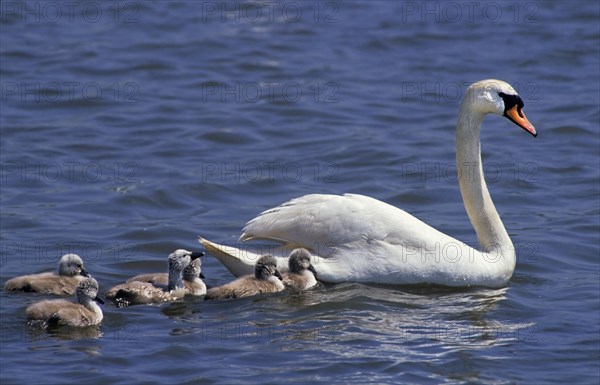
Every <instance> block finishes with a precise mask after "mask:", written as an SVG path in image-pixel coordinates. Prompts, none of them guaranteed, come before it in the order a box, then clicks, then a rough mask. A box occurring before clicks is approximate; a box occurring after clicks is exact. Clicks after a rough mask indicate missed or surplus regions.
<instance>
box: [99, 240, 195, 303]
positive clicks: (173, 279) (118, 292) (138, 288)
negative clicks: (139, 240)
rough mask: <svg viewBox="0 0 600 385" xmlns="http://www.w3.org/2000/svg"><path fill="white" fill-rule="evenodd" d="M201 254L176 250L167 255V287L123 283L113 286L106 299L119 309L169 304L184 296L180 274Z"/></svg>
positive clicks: (144, 283)
mask: <svg viewBox="0 0 600 385" xmlns="http://www.w3.org/2000/svg"><path fill="white" fill-rule="evenodd" d="M202 255H204V254H203V253H192V252H191V251H187V250H183V249H178V250H175V251H174V252H173V253H171V254H170V255H169V258H168V264H169V282H168V285H167V286H163V285H159V284H152V283H149V282H139V281H133V282H125V283H123V284H121V285H117V286H114V287H112V288H110V289H109V290H108V291H107V292H106V298H107V299H110V300H111V301H113V302H114V303H115V304H116V305H117V306H119V307H125V306H129V305H138V304H147V303H159V302H170V301H176V300H178V299H182V298H183V297H184V296H185V294H186V293H185V286H184V284H183V279H182V276H181V274H182V272H183V270H184V269H185V268H186V267H188V265H189V264H190V263H191V262H192V260H194V259H197V258H200V257H201V256H202Z"/></svg>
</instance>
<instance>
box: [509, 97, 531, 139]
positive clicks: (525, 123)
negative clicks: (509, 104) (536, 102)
mask: <svg viewBox="0 0 600 385" xmlns="http://www.w3.org/2000/svg"><path fill="white" fill-rule="evenodd" d="M504 115H505V116H506V117H507V118H508V119H510V120H511V121H512V122H513V123H514V124H516V125H517V126H519V127H521V128H522V129H524V130H525V131H527V132H529V133H530V134H531V135H533V136H534V137H536V136H537V131H536V130H535V127H533V124H531V123H530V122H529V120H527V117H526V116H525V113H524V112H523V110H519V109H518V108H517V105H515V106H514V107H513V108H511V109H510V110H507V111H506V112H505V113H504Z"/></svg>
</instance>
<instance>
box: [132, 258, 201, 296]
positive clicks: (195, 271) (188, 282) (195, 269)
mask: <svg viewBox="0 0 600 385" xmlns="http://www.w3.org/2000/svg"><path fill="white" fill-rule="evenodd" d="M202 255H204V253H202ZM182 278H183V287H184V289H185V294H186V295H193V296H196V297H199V296H203V295H204V294H206V285H205V284H204V282H203V281H202V279H203V278H205V277H204V274H202V262H201V261H200V258H198V259H194V260H192V262H190V264H189V265H188V267H186V268H185V269H183V273H182ZM134 281H139V282H149V283H151V284H154V285H162V286H167V285H168V284H169V273H150V274H141V275H136V276H135V277H133V278H129V279H128V280H127V282H134Z"/></svg>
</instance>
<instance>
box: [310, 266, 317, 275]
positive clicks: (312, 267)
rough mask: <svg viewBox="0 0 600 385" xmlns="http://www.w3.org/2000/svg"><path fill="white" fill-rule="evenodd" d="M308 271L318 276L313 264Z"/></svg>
mask: <svg viewBox="0 0 600 385" xmlns="http://www.w3.org/2000/svg"><path fill="white" fill-rule="evenodd" d="M308 270H309V271H312V273H313V274H314V275H315V277H316V276H317V271H316V270H315V267H314V266H313V265H312V264H311V265H309V266H308Z"/></svg>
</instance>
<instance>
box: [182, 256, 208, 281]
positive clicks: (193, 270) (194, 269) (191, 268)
mask: <svg viewBox="0 0 600 385" xmlns="http://www.w3.org/2000/svg"><path fill="white" fill-rule="evenodd" d="M196 278H202V279H204V274H202V262H201V260H200V258H197V259H194V260H192V262H190V264H189V265H188V266H187V267H186V268H185V269H183V279H185V280H186V281H193V280H195V279H196Z"/></svg>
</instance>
